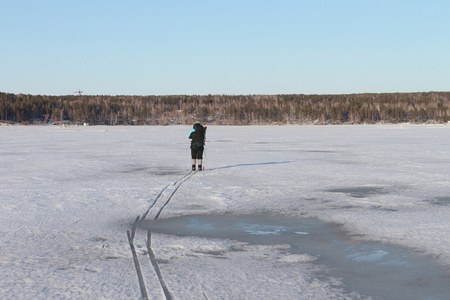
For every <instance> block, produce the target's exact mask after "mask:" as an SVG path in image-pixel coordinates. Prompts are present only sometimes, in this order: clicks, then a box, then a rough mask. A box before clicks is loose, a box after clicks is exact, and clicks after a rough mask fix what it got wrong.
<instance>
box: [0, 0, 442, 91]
mask: <svg viewBox="0 0 450 300" xmlns="http://www.w3.org/2000/svg"><path fill="white" fill-rule="evenodd" d="M449 16H450V1H448V0H424V1H414V0H413V1H395V0H389V1H388V0H378V1H365V0H343V1H339V0H328V1H325V0H305V1H302V0H297V1H294V0H272V1H269V0H240V1H237V0H210V1H207V0H203V1H199V0H193V1H181V0H178V1H177V0H170V1H169V0H166V1H162V0H161V1H151V0H146V1H144V0H141V1H131V0H130V1H125V0H122V1H118V0H117V1H116V0H109V1H104V0H103V1H96V0H88V1H84V0H77V1H75V0H54V1H50V0H31V1H26V0H0V92H9V93H25V94H42V95H68V94H73V92H74V91H77V90H78V89H81V90H82V91H83V92H84V94H87V95H179V94H190V95H192V94H197V95H204V94H228V95H229V94H244V95H247V94H343V93H346V94H348V93H365V92H373V93H383V92H426V91H449V90H450V17H449Z"/></svg>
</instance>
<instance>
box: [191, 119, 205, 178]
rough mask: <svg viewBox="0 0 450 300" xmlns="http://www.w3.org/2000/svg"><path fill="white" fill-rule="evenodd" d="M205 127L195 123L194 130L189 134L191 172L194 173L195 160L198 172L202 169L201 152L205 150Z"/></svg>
mask: <svg viewBox="0 0 450 300" xmlns="http://www.w3.org/2000/svg"><path fill="white" fill-rule="evenodd" d="M205 135H206V126H202V124H200V122H198V121H197V122H195V124H194V129H192V130H191V132H190V133H189V138H190V139H191V157H192V171H195V165H196V160H198V170H199V171H201V170H202V169H203V166H202V162H203V150H204V149H205Z"/></svg>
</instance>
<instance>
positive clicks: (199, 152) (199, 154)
mask: <svg viewBox="0 0 450 300" xmlns="http://www.w3.org/2000/svg"><path fill="white" fill-rule="evenodd" d="M203 149H204V148H203V147H195V146H191V157H192V159H203Z"/></svg>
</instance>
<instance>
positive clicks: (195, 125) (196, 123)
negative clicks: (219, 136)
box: [193, 121, 202, 128]
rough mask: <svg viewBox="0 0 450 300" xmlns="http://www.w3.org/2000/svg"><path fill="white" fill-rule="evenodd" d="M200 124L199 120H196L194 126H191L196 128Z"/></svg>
mask: <svg viewBox="0 0 450 300" xmlns="http://www.w3.org/2000/svg"><path fill="white" fill-rule="evenodd" d="M201 125H202V124H200V122H199V121H197V122H195V123H194V126H193V127H194V128H196V127H198V126H201Z"/></svg>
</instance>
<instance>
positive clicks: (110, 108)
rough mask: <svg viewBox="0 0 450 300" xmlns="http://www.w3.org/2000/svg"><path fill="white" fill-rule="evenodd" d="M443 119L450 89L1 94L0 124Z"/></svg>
mask: <svg viewBox="0 0 450 300" xmlns="http://www.w3.org/2000/svg"><path fill="white" fill-rule="evenodd" d="M194 120H199V121H201V122H203V123H207V124H218V125H219V124H221V125H259V124H361V123H402V122H411V123H424V122H431V123H441V122H448V121H449V120H450V92H429V93H385V94H348V95H301V94H298V95H240V96H239V95H237V96H233V95H203V96H198V95H179V96H85V95H78V96H75V95H68V96H42V95H24V94H10V93H0V122H3V123H5V122H9V123H22V124H49V123H51V124H61V123H76V124H83V123H87V124H91V125H100V124H104V125H171V124H192V122H193V121H194Z"/></svg>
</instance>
